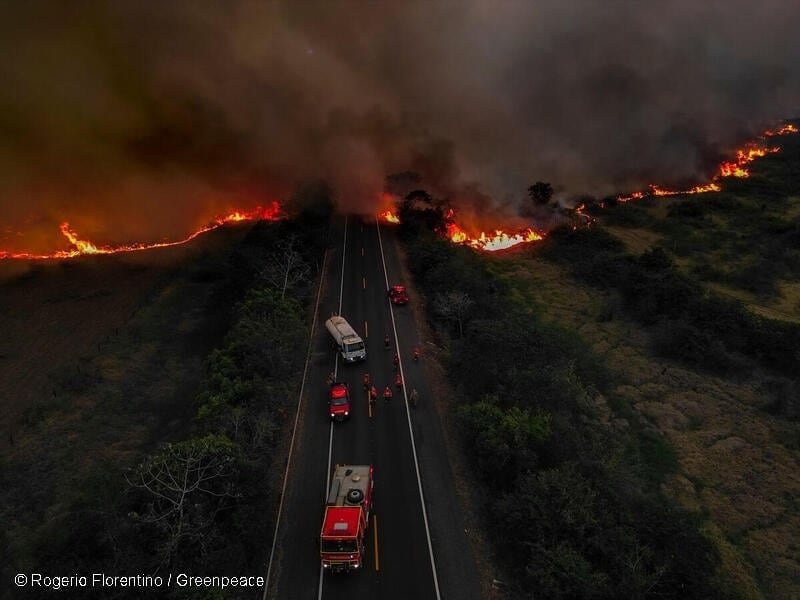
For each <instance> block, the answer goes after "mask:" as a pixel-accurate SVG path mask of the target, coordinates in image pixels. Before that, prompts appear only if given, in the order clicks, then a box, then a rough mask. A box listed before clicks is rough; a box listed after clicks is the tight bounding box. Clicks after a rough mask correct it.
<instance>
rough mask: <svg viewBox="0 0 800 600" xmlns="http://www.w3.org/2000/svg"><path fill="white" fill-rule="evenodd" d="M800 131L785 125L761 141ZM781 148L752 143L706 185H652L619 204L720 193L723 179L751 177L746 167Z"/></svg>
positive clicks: (724, 164) (622, 197) (621, 197)
mask: <svg viewBox="0 0 800 600" xmlns="http://www.w3.org/2000/svg"><path fill="white" fill-rule="evenodd" d="M797 132H798V129H797V127H795V126H794V125H791V124H789V125H784V126H783V127H781V128H780V129H778V130H776V131H771V130H767V131H765V132H764V134H763V135H762V136H760V139H762V140H763V139H764V138H767V137H774V136H776V135H786V134H790V133H797ZM780 149H781V148H780V146H770V147H765V146H760V145H759V143H758V142H750V143H748V144H747V145H746V146H745V147H744V148H742V149H740V150H737V151H736V160H735V161H724V162H723V163H722V164H720V165H719V167H718V169H717V173H716V174H715V175H714V176H713V177H712V178H711V181H710V182H709V183H707V184H706V185H698V186H695V187H693V188H691V189H688V190H664V189H661V188H659V187H658V186H656V185H653V184H651V185H650V190H649V192H633V193H632V194H631V195H629V196H618V197H617V200H618V201H619V202H628V201H630V200H638V199H640V198H644V197H645V196H646V195H651V196H677V195H679V194H703V193H706V192H718V191H720V190H721V189H722V188H721V187H720V186H719V184H718V183H717V182H718V181H719V180H720V179H721V178H722V177H739V178H745V177H750V171H749V170H748V169H747V168H746V165H747V164H749V163H751V162H753V161H754V160H755V159H757V158H761V157H762V156H766V155H767V154H774V153H775V152H780Z"/></svg>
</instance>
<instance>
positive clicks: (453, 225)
mask: <svg viewBox="0 0 800 600" xmlns="http://www.w3.org/2000/svg"><path fill="white" fill-rule="evenodd" d="M796 133H798V128H797V127H796V126H794V125H791V124H787V125H784V126H783V127H781V128H779V129H774V130H767V131H765V132H764V133H763V134H762V135H760V136H759V137H758V138H756V140H754V141H750V142H748V143H747V144H745V146H744V147H743V148H741V149H739V150H737V152H736V158H735V159H734V160H730V161H724V162H722V163H721V164H720V165H719V167H718V169H717V172H716V173H715V174H714V176H713V177H712V178H711V181H709V182H708V183H706V184H703V185H698V186H695V187H692V188H689V189H684V190H670V189H664V188H662V187H659V186H658V185H655V184H652V185H650V186H649V188H648V189H647V190H644V191H637V192H633V193H631V194H629V195H620V196H618V197H617V200H618V201H619V202H629V201H631V200H639V199H642V198H647V197H652V196H678V195H686V194H703V193H708V192H719V191H720V190H721V189H722V187H721V184H720V183H721V180H722V179H723V178H726V177H738V178H744V177H749V176H750V171H749V170H748V165H749V164H750V163H751V162H753V161H754V160H756V159H757V158H761V157H763V156H766V155H768V154H773V153H776V152H779V151H780V146H776V145H772V144H770V143H769V142H770V140H771V139H772V138H775V137H778V136H782V135H788V134H796ZM574 212H575V214H577V215H579V216H582V217H584V220H585V221H586V222H590V221H591V218H590V217H588V216H587V215H585V214H584V213H583V206H578V207H577V208H576V209H575V211H574ZM285 216H286V215H285V214H284V213H283V211H282V209H281V206H280V204H279V203H278V202H276V201H273V202H272V203H271V204H270V206H268V207H266V208H262V207H260V206H259V207H257V208H256V209H254V210H250V211H245V210H235V211H232V212H231V213H229V214H227V215H225V216H221V217H215V218H214V219H212V220H211V221H210V222H209V223H208V224H206V225H204V226H203V227H201V228H199V229H198V230H196V231H194V232H193V233H191V234H190V235H188V236H186V237H185V238H183V239H180V240H176V241H169V242H155V243H135V244H128V245H121V246H98V245H95V244H93V243H92V242H90V241H87V240H82V239H80V237H79V236H78V233H77V232H75V231H73V230H72V229H71V228H70V225H69V222H64V223H62V224H61V226H60V229H61V233H62V234H63V235H64V237H65V238H66V239H67V240H68V241H69V244H70V247H69V248H68V249H67V250H57V251H55V252H52V253H50V254H35V253H30V252H16V253H14V252H9V251H4V250H0V260H3V259H23V260H46V259H63V258H74V257H76V256H83V255H88V254H116V253H121V252H137V251H142V250H151V249H154V248H164V247H168V246H178V245H180V244H185V243H187V242H190V241H191V240H193V239H194V238H196V237H197V236H199V235H202V234H204V233H207V232H209V231H212V230H214V229H217V228H218V227H222V226H223V225H226V224H228V223H237V222H242V221H254V220H268V221H274V220H278V219H281V218H284V217H285ZM379 218H380V219H381V220H382V221H383V222H385V223H389V224H399V223H400V219H399V218H398V216H397V213H396V211H394V210H392V209H391V208H389V209H386V210H384V211H383V212H381V213H380V214H379ZM443 234H444V235H445V236H446V237H447V238H448V239H449V240H450V241H452V242H453V243H455V244H463V245H467V246H470V247H472V248H475V249H478V250H482V251H486V252H495V251H498V250H505V249H508V248H511V247H514V246H517V245H519V244H526V243H532V242H537V241H540V240H542V239H543V238H544V236H545V235H546V233H545V232H543V231H535V230H534V229H533V228H531V227H527V228H524V229H522V230H519V231H515V232H511V233H509V232H507V231H504V230H503V229H495V230H494V231H493V232H490V233H486V232H485V231H481V232H480V233H478V232H475V233H469V232H467V231H466V230H465V229H464V228H462V227H461V226H460V225H458V223H457V222H456V215H455V212H454V210H453V209H449V211H448V214H447V217H446V230H445V231H444V232H443Z"/></svg>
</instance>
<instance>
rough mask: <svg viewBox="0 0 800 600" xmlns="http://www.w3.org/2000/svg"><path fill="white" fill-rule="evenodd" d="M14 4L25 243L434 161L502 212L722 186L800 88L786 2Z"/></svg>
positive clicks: (369, 198) (155, 234) (449, 188)
mask: <svg viewBox="0 0 800 600" xmlns="http://www.w3.org/2000/svg"><path fill="white" fill-rule="evenodd" d="M0 6H1V8H0V80H2V81H3V89H2V91H0V241H1V242H2V243H0V248H5V249H25V250H34V251H35V250H41V249H52V248H53V247H54V246H56V245H62V246H63V240H60V239H59V238H60V236H59V234H58V223H60V222H61V221H63V220H69V221H70V223H72V224H73V227H74V228H75V229H76V230H78V231H79V232H80V233H81V234H82V235H84V236H85V237H90V238H91V239H93V240H95V241H97V242H100V243H103V242H113V243H123V242H128V241H145V240H154V239H159V238H162V237H173V238H174V237H175V236H177V235H181V234H185V233H186V232H187V231H188V230H191V229H192V228H193V227H194V226H196V225H199V224H202V223H204V222H205V221H207V220H208V219H210V218H211V217H212V216H214V215H216V214H219V213H222V212H225V211H226V210H228V209H232V208H252V207H254V206H256V205H257V204H259V203H266V202H268V201H269V200H272V199H279V200H280V199H284V198H285V197H286V196H287V195H288V194H290V193H291V190H292V189H293V187H294V185H296V183H297V182H300V181H305V180H309V179H316V178H326V179H327V180H329V181H330V182H331V183H332V184H333V186H334V188H335V189H336V191H337V193H338V196H339V203H340V205H341V207H342V208H343V209H344V210H357V211H358V210H360V211H365V212H366V211H371V210H373V209H374V207H375V203H377V202H378V198H379V197H380V191H381V189H382V186H383V179H384V176H385V175H387V174H389V173H394V172H399V171H407V170H415V171H417V172H419V173H421V174H422V175H423V178H424V182H425V186H426V187H428V188H430V189H432V190H433V191H434V192H435V193H436V194H439V195H441V196H447V197H449V198H450V199H451V201H453V202H454V203H455V204H456V205H458V203H459V202H463V203H467V204H470V205H471V206H472V210H473V211H478V212H482V211H484V210H485V211H486V212H487V213H491V214H494V215H496V214H497V209H498V207H499V208H500V210H501V211H502V210H506V211H507V212H508V213H509V214H515V213H516V212H517V210H516V208H517V207H518V206H519V205H521V204H522V203H524V202H525V190H526V188H527V186H528V185H530V184H531V183H533V182H534V181H536V180H544V181H550V182H552V183H553V185H554V187H555V188H556V189H557V190H560V191H561V192H562V193H563V194H564V195H567V196H569V195H577V194H580V193H590V194H594V195H603V194H606V193H612V192H614V191H618V190H630V189H639V188H642V187H643V186H645V185H646V184H649V183H652V182H657V183H660V184H664V185H670V184H681V183H684V182H689V181H693V182H697V181H703V180H705V179H707V177H708V176H709V175H710V173H711V172H712V171H713V167H714V166H715V165H716V163H717V162H718V161H719V159H720V158H721V157H723V156H724V155H725V153H726V152H729V151H730V150H731V149H733V148H734V147H735V146H736V145H737V144H738V143H740V142H741V141H742V140H744V139H747V138H748V137H749V136H751V135H753V134H754V133H757V132H758V131H759V130H761V129H762V128H763V127H765V126H768V125H771V124H772V123H774V121H775V120H776V119H781V118H787V117H794V116H797V112H798V106H800V100H798V98H800V44H797V43H796V39H797V31H798V25H800V5H797V4H796V3H794V2H787V1H786V0H762V1H761V2H758V3H753V2H750V1H749V0H728V1H725V2H721V1H717V0H707V1H704V2H696V1H690V0H676V1H673V2H659V3H655V2H647V3H645V2H630V1H622V0H611V1H606V2H596V1H592V0H565V1H555V0H553V1H544V2H529V1H527V0H520V1H517V2H515V1H508V2H493V1H488V0H458V1H456V0H452V1H434V0H419V1H416V2H414V1H410V2H377V1H373V2H368V1H367V0H364V1H362V2H327V1H319V2H309V1H303V2H296V1H294V0H285V1H273V2H263V1H248V0H229V1H226V2H210V1H209V2H204V1H198V0H186V1H176V0H173V1H170V2H162V3H151V2H115V1H110V0H109V1H108V2H99V1H95V2H57V1H52V2H42V1H36V0H32V1H31V2H19V3H7V4H3V5H0ZM489 218H490V215H487V219H489ZM20 233H21V234H23V235H19V234H20ZM42 247H44V248H42Z"/></svg>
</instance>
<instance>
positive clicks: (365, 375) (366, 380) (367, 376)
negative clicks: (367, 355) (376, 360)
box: [364, 373, 372, 390]
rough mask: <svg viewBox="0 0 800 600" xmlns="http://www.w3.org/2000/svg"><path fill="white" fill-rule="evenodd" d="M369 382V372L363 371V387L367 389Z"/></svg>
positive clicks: (370, 382) (370, 381)
mask: <svg viewBox="0 0 800 600" xmlns="http://www.w3.org/2000/svg"><path fill="white" fill-rule="evenodd" d="M371 384H372V380H371V379H370V377H369V373H364V389H365V390H368V389H369V386H370V385H371Z"/></svg>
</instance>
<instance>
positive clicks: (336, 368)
mask: <svg viewBox="0 0 800 600" xmlns="http://www.w3.org/2000/svg"><path fill="white" fill-rule="evenodd" d="M345 256H347V216H345V218H344V239H343V240H342V281H341V282H340V283H339V314H342V294H343V291H344V258H345ZM338 376H339V353H338V352H337V353H336V360H335V362H334V363H333V377H334V379H336V378H337V377H338ZM332 457H333V421H331V428H330V435H329V436H328V470H327V472H326V474H325V495H324V497H323V498H327V497H328V478H329V477H330V475H331V458H332ZM323 502H324V501H323ZM324 580H325V569H323V568H322V561H320V563H319V586H318V587H317V599H318V600H322V584H323V582H324Z"/></svg>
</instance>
